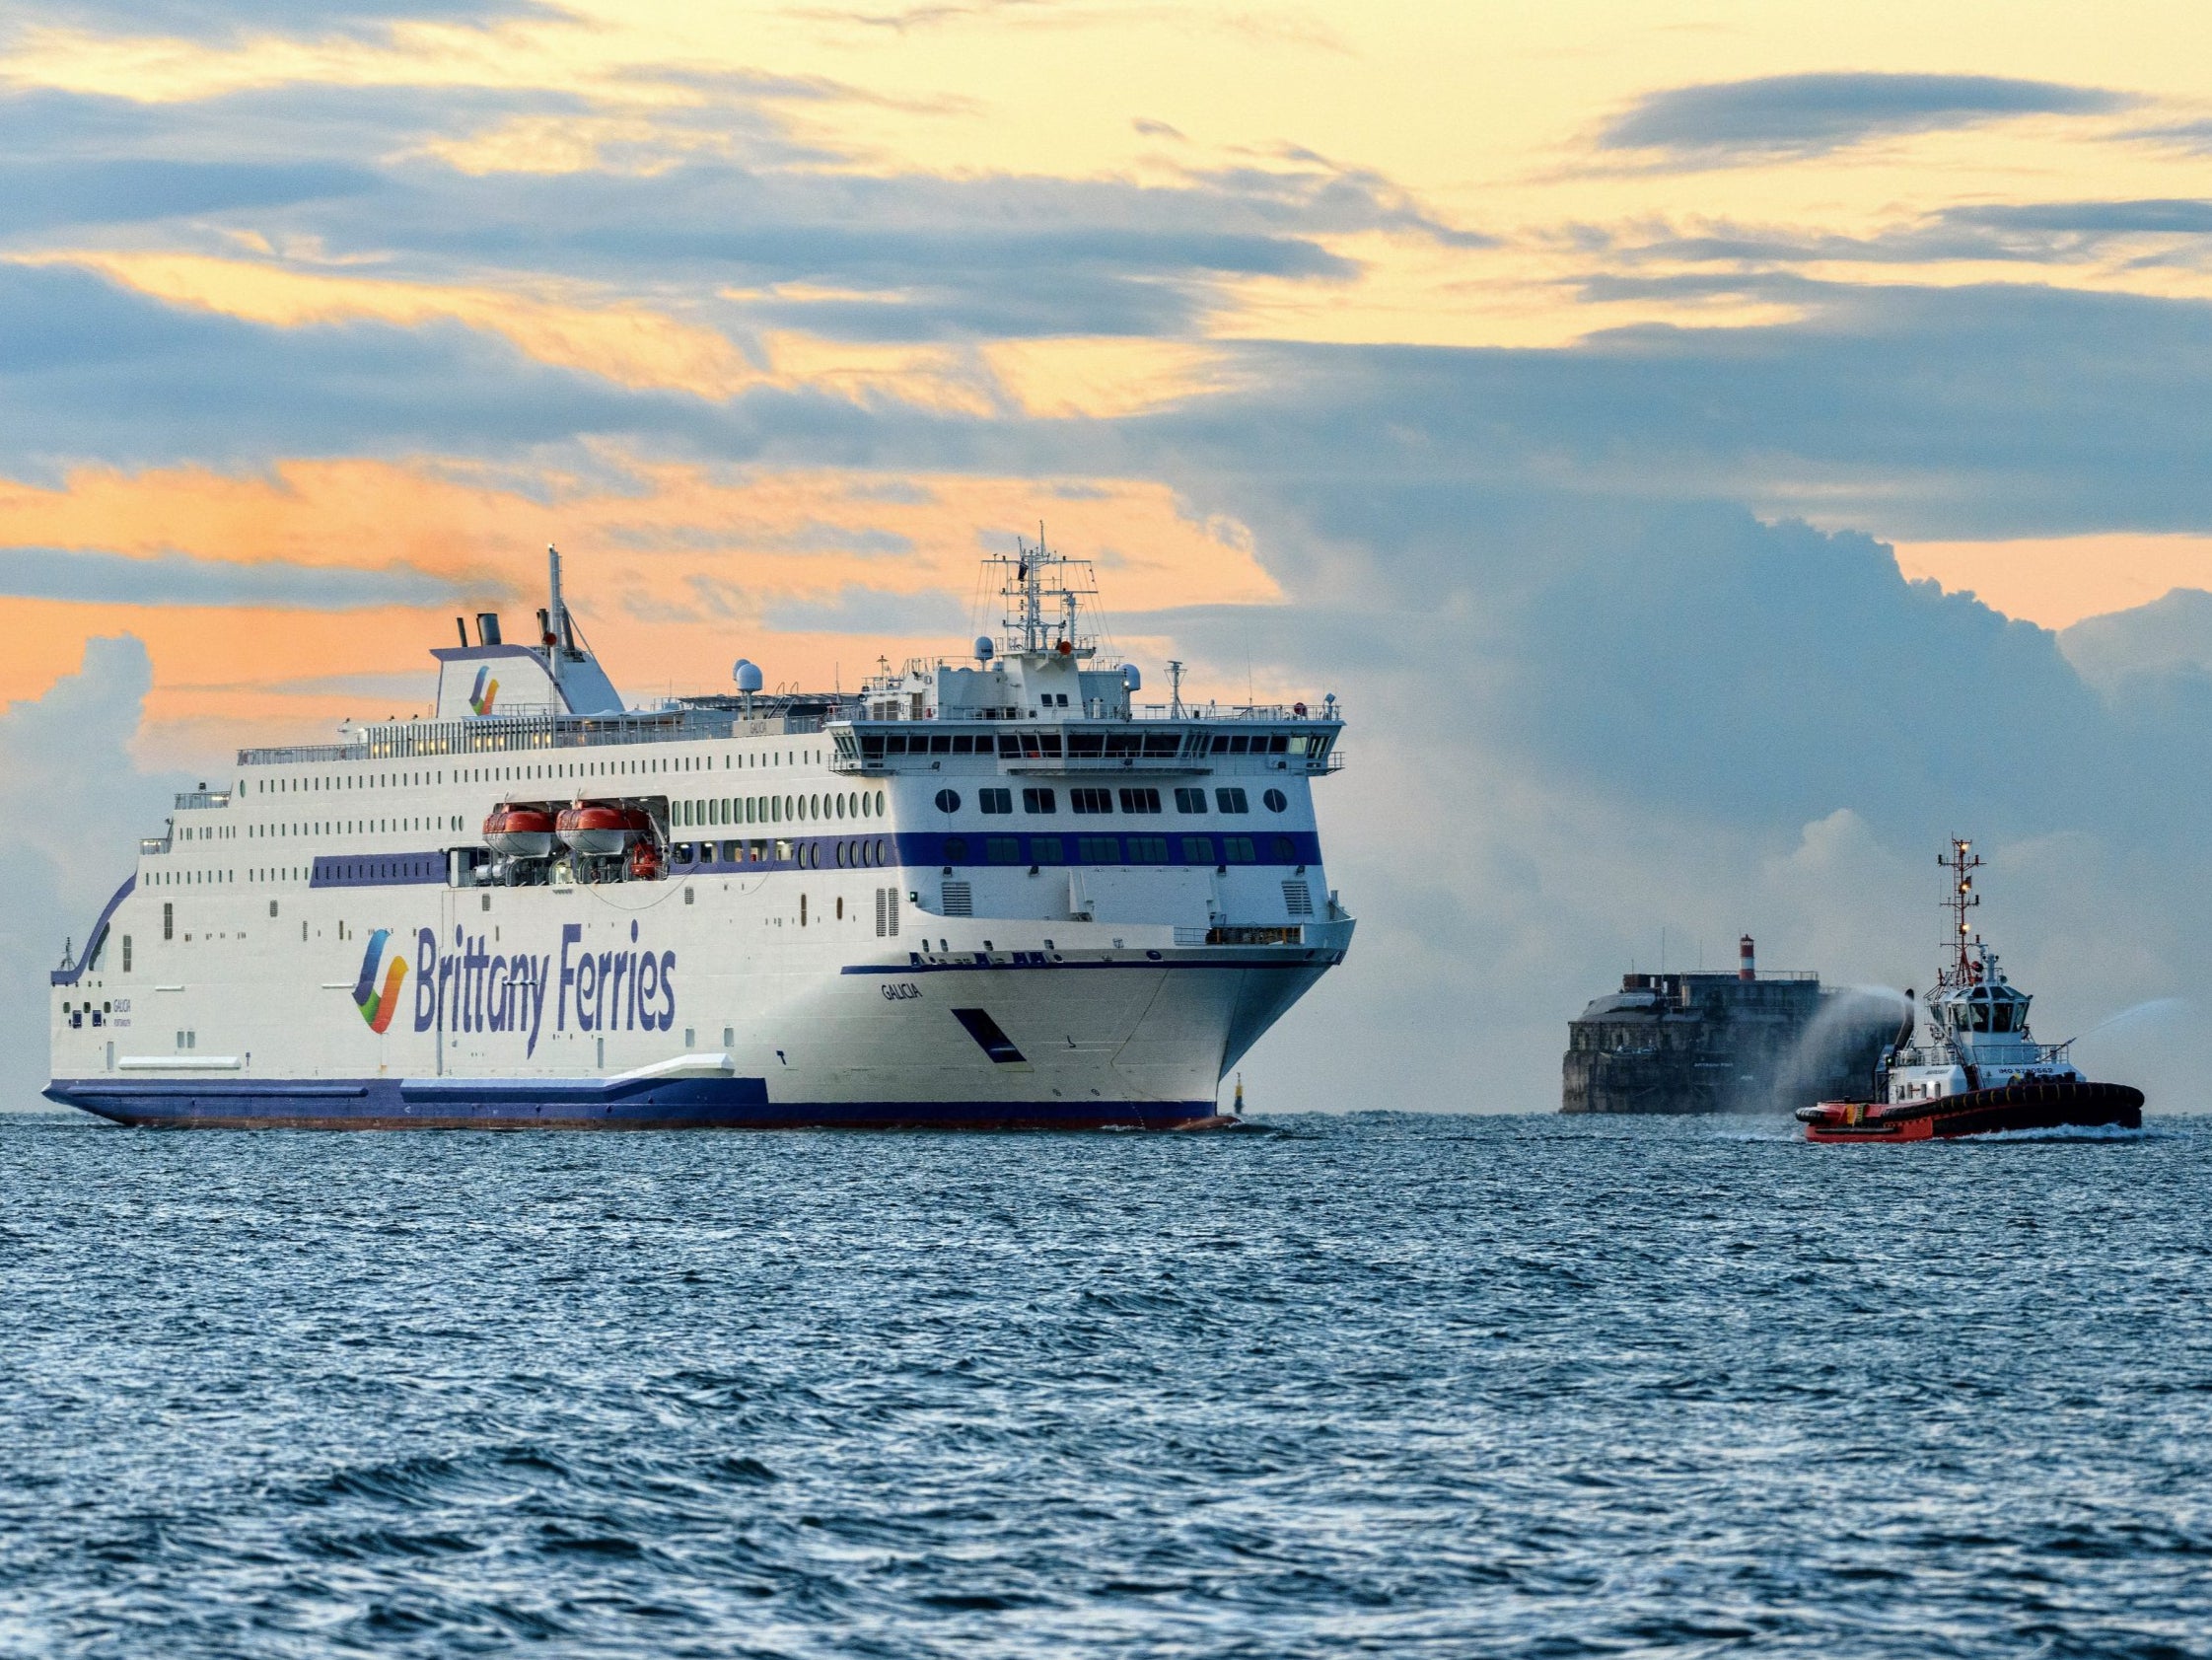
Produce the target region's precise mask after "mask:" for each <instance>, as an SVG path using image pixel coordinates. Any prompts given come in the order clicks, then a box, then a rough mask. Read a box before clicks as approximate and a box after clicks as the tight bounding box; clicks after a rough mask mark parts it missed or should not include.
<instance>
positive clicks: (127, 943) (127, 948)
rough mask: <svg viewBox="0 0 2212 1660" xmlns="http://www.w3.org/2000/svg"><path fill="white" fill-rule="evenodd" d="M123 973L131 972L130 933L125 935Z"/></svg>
mask: <svg viewBox="0 0 2212 1660" xmlns="http://www.w3.org/2000/svg"><path fill="white" fill-rule="evenodd" d="M123 973H124V974H129V973H130V936H129V935H128V934H125V935H124V936H123Z"/></svg>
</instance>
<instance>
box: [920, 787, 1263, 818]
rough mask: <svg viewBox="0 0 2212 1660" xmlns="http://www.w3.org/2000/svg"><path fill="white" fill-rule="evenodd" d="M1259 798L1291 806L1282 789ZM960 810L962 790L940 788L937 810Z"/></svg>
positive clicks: (1108, 809) (1102, 792) (952, 811)
mask: <svg viewBox="0 0 2212 1660" xmlns="http://www.w3.org/2000/svg"><path fill="white" fill-rule="evenodd" d="M1097 793H1099V794H1101V795H1103V794H1105V793H1106V792H1104V791H1103V790H1102V791H1099V792H1097ZM1123 793H1124V794H1126V793H1127V792H1126V791H1124V792H1123ZM1239 793H1240V794H1242V793H1243V792H1242V791H1240V792H1239ZM1259 800H1260V805H1262V806H1263V807H1265V808H1266V809H1267V811H1268V812H1270V813H1281V812H1283V811H1285V810H1286V809H1288V808H1289V806H1290V797H1288V796H1286V795H1285V794H1283V792H1282V791H1281V790H1269V791H1267V792H1266V793H1265V794H1264V795H1262V796H1261V797H1260V798H1259ZM1045 806H1046V807H1047V808H1049V807H1050V806H1051V803H1050V802H1049V801H1047V802H1046V803H1045ZM960 810H961V792H960V791H958V790H939V791H938V792H937V811H938V812H940V813H958V812H959V811H960ZM986 811H988V808H987V807H986ZM1000 811H1001V812H1004V811H1005V809H1004V808H1001V809H1000ZM1105 811H1107V812H1110V811H1112V809H1111V808H1107V809H1105ZM1238 811H1239V812H1242V811H1244V809H1243V808H1242V807H1239V808H1238Z"/></svg>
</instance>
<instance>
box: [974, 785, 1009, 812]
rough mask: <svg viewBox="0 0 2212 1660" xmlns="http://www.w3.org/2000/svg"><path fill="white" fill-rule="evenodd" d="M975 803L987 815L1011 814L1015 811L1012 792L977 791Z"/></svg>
mask: <svg viewBox="0 0 2212 1660" xmlns="http://www.w3.org/2000/svg"><path fill="white" fill-rule="evenodd" d="M975 803H976V805H977V806H978V807H980V808H982V810H983V811H984V812H986V813H1011V812H1013V811H1014V792H1013V791H1012V790H977V791H976V792H975Z"/></svg>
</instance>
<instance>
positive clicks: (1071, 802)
mask: <svg viewBox="0 0 2212 1660" xmlns="http://www.w3.org/2000/svg"><path fill="white" fill-rule="evenodd" d="M1068 806H1069V807H1070V808H1072V809H1073V810H1074V811H1076V812H1078V813H1110V812H1112V811H1113V792H1112V791H1111V790H1070V791H1068Z"/></svg>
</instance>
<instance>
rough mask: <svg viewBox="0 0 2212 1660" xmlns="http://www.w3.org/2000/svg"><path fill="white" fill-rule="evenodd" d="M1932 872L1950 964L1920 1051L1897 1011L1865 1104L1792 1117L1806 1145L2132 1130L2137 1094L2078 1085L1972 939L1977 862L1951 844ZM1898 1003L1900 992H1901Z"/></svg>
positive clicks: (1839, 1104) (2060, 1052) (1990, 956)
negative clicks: (1949, 924) (1946, 891)
mask: <svg viewBox="0 0 2212 1660" xmlns="http://www.w3.org/2000/svg"><path fill="white" fill-rule="evenodd" d="M1936 862H1937V863H1938V864H1939V865H1941V866H1943V868H1944V870H1945V871H1946V872H1947V873H1948V876H1949V880H1950V884H1951V892H1950V895H1949V896H1948V898H1947V899H1946V901H1945V903H1946V904H1947V906H1948V907H1949V908H1950V910H1951V912H1952V916H1953V920H1954V924H1955V932H1954V934H1953V938H1952V943H1953V949H1955V950H1956V952H1957V956H1956V958H1955V960H1954V961H1953V962H1952V963H1951V965H1950V966H1949V967H1947V968H1945V969H1944V970H1943V971H1942V973H1941V974H1939V975H1938V976H1937V988H1936V989H1935V990H1934V991H1932V992H1930V993H1929V994H1928V999H1927V1001H1928V1041H1927V1043H1926V1044H1924V1045H1920V1046H1915V1045H1914V1044H1913V1042H1912V1025H1913V1021H1912V1013H1911V1011H1910V1010H1908V1011H1907V1012H1906V1015H1905V1018H1904V1022H1903V1024H1902V1025H1901V1026H1899V1027H1898V1029H1897V1036H1896V1041H1895V1042H1894V1043H1893V1044H1892V1045H1891V1047H1890V1050H1889V1052H1888V1053H1887V1054H1886V1055H1885V1056H1884V1058H1883V1062H1882V1065H1881V1066H1880V1067H1879V1068H1878V1069H1877V1070H1876V1072H1875V1089H1874V1094H1875V1097H1876V1099H1874V1100H1872V1101H1823V1102H1821V1103H1820V1105H1819V1106H1817V1107H1801V1108H1799V1109H1798V1115H1797V1116H1798V1118H1799V1119H1800V1120H1802V1121H1803V1123H1804V1124H1805V1138H1806V1140H1808V1141H1934V1140H1953V1139H1956V1138H1957V1137H1959V1136H1962V1135H1990V1134H1995V1133H1997V1132H1999V1131H2003V1130H2018V1129H2063V1128H2085V1129H2087V1128H2105V1127H2111V1128H2120V1129H2140V1128H2141V1127H2142V1124H2143V1092H2142V1091H2141V1090H2139V1089H2132V1088H2130V1087H2129V1086H2128V1085H2126V1084H2102V1083H2094V1082H2092V1081H2091V1080H2089V1079H2087V1078H2085V1077H2083V1076H2082V1073H2081V1070H2080V1068H2078V1067H2076V1066H2075V1065H2074V1063H2073V1060H2072V1058H2071V1057H2070V1055H2069V1053H2068V1051H2069V1050H2070V1049H2071V1048H2072V1047H2073V1046H2072V1043H2071V1042H2070V1041H2069V1042H2068V1043H2064V1044H2038V1043H2036V1042H2035V1041H2034V1038H2033V1037H2032V1036H2031V1035H2030V1033H2029V1031H2028V1004H2029V994H2028V993H2027V992H2025V991H2023V990H2021V989H2020V988H2019V987H2018V986H2016V985H2014V984H2012V983H2011V982H2010V981H2009V980H2007V979H2006V978H2005V974H2004V971H2003V969H2001V968H2000V967H1999V966H1998V963H1997V954H1996V953H1995V952H1993V951H1991V950H1990V949H1989V947H1988V946H1987V945H1986V944H1984V943H1983V941H1982V939H1981V937H1980V936H1979V935H1978V934H1973V933H1972V928H1971V924H1970V923H1968V921H1967V920H1966V912H1967V911H1969V910H1971V909H1972V908H1973V907H1974V906H1976V905H1978V904H1980V903H1981V896H1980V895H1978V894H1976V893H1975V892H1974V879H1973V873H1974V872H1975V871H1976V870H1977V869H1979V868H1980V866H1981V863H1982V859H1981V856H1980V855H1979V854H1977V853H1976V852H1974V850H1973V843H1972V842H1970V841H1963V840H1960V839H1958V838H1957V837H1954V838H1953V840H1952V843H1951V851H1950V852H1949V853H1948V854H1939V855H1938V856H1937V859H1936ZM1905 999H1906V1001H1907V1003H1910V1002H1911V1000H1912V993H1911V992H1910V991H1907V992H1906V993H1905Z"/></svg>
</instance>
